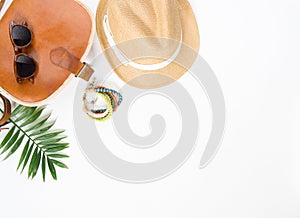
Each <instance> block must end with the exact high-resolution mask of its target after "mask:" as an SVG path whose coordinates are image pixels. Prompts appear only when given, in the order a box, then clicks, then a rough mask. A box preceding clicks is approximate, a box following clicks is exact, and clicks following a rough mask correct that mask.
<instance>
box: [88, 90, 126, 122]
mask: <svg viewBox="0 0 300 218" xmlns="http://www.w3.org/2000/svg"><path fill="white" fill-rule="evenodd" d="M89 92H90V93H95V94H96V95H97V96H99V97H101V98H102V99H103V100H104V101H105V104H106V108H101V109H89V108H88V104H93V106H94V104H95V103H96V101H97V99H96V100H93V101H91V102H88V101H87V94H88V93H89ZM122 101H123V97H122V95H121V94H120V93H119V92H117V91H115V90H113V89H107V88H105V87H103V86H97V87H93V86H91V85H90V86H89V87H88V88H87V89H86V91H85V93H84V96H83V102H84V111H85V112H86V113H87V115H88V116H89V117H91V118H92V119H94V120H96V121H100V122H104V121H107V120H108V119H109V118H111V116H112V114H113V112H115V111H116V110H117V108H118V106H119V105H120V104H121V103H122Z"/></svg>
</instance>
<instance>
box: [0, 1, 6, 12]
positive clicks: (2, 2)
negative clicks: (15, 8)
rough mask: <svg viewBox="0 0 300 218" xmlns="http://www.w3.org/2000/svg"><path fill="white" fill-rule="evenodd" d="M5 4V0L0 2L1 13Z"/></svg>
mask: <svg viewBox="0 0 300 218" xmlns="http://www.w3.org/2000/svg"><path fill="white" fill-rule="evenodd" d="M4 3H5V0H0V11H1V9H2V7H3V5H4Z"/></svg>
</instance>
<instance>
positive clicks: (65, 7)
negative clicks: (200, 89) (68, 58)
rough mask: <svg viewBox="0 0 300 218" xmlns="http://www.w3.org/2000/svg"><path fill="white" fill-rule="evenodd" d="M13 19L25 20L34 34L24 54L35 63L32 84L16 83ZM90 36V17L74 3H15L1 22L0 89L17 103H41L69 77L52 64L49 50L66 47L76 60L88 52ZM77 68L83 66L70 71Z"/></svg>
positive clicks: (54, 0)
mask: <svg viewBox="0 0 300 218" xmlns="http://www.w3.org/2000/svg"><path fill="white" fill-rule="evenodd" d="M12 20H14V21H16V22H17V23H20V22H23V21H26V22H27V24H28V27H29V29H30V30H31V31H32V33H33V40H32V43H31V45H30V46H29V47H27V48H25V49H24V50H23V52H24V53H26V54H28V55H30V56H32V57H33V58H34V59H35V61H36V62H37V72H36V76H35V78H34V84H31V83H30V82H24V83H22V84H18V83H17V82H16V78H15V76H14V68H13V66H14V50H13V46H12V44H11V42H10V36H9V23H10V22H11V21H12ZM91 33H92V20H91V16H90V14H89V12H88V11H87V10H86V9H85V8H84V7H83V6H82V5H81V4H80V3H78V2H77V1H75V0H42V1H41V0H30V1H28V0H14V1H13V2H12V4H11V6H10V7H9V9H8V10H7V12H6V13H5V14H4V16H3V18H2V19H1V21H0V86H1V87H2V88H3V89H4V90H5V91H6V92H7V93H8V94H9V95H11V96H13V97H14V98H15V99H17V100H19V101H22V102H25V103H31V104H32V103H39V102H41V101H44V100H45V99H47V98H48V97H50V96H51V95H52V94H53V93H55V92H56V91H57V90H58V89H59V88H61V87H62V85H63V84H64V82H65V80H66V79H68V78H69V76H70V74H71V72H70V71H69V70H68V69H65V68H62V67H59V66H57V65H55V64H53V63H52V62H51V60H50V53H51V51H52V50H53V49H55V48H60V47H61V48H65V49H67V50H68V52H69V53H71V54H72V55H73V56H74V57H76V58H77V60H79V59H80V58H81V57H82V56H83V55H84V54H85V52H86V50H87V47H88V45H89V42H90V36H91ZM76 67H78V69H79V70H80V69H81V67H82V66H81V67H79V66H75V67H72V69H74V70H75V69H76ZM75 71H76V70H75ZM75 71H74V72H75Z"/></svg>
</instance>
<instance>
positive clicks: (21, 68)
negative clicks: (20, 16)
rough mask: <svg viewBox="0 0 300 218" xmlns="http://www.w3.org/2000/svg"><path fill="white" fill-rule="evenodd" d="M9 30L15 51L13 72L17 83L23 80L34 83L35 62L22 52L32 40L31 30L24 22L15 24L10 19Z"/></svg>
mask: <svg viewBox="0 0 300 218" xmlns="http://www.w3.org/2000/svg"><path fill="white" fill-rule="evenodd" d="M9 30H10V31H9V34H10V39H11V42H12V44H13V46H14V52H15V57H14V73H15V77H16V80H17V82H18V83H22V82H23V81H24V80H29V81H30V82H31V83H34V76H35V73H36V62H35V60H34V59H33V58H32V57H31V56H29V55H27V54H25V53H24V52H23V49H24V48H26V47H28V46H29V45H30V44H31V42H32V36H33V35H32V32H31V30H30V29H29V28H28V25H27V23H26V22H23V23H22V24H16V23H15V22H14V21H11V22H10V28H9Z"/></svg>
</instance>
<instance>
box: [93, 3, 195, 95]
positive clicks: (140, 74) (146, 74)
mask: <svg viewBox="0 0 300 218" xmlns="http://www.w3.org/2000/svg"><path fill="white" fill-rule="evenodd" d="M177 1H178V5H180V7H179V13H180V19H181V26H182V46H181V48H180V51H179V53H178V55H177V57H176V58H175V59H174V60H173V61H172V62H171V63H169V64H168V65H167V66H165V67H163V68H161V69H159V70H141V69H136V68H134V67H132V66H131V65H124V64H122V63H121V62H120V60H119V59H118V57H117V56H116V54H115V53H114V51H113V50H112V48H111V46H110V44H109V42H108V39H107V37H106V34H105V30H104V27H103V20H104V18H105V15H106V13H107V9H108V6H109V2H110V0H101V1H100V2H99V5H98V8H97V14H96V29H97V34H98V38H99V41H100V44H101V48H102V50H103V52H104V54H105V56H106V58H107V60H108V62H109V63H110V65H111V67H112V69H113V70H114V71H115V72H116V74H117V75H118V76H119V77H120V78H121V79H122V80H123V81H124V82H126V83H129V84H130V85H132V86H135V87H138V88H143V89H152V88H159V87H163V86H165V85H169V84H170V83H172V82H174V81H176V80H178V79H179V78H180V77H181V76H183V75H184V74H185V73H186V72H187V71H188V70H189V68H190V67H191V66H192V64H193V63H194V61H195V60H196V58H197V55H198V51H199V48H200V36H199V30H198V25H197V21H196V18H195V15H194V12H193V10H192V8H191V5H190V4H189V2H188V1H187V0H177Z"/></svg>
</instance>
